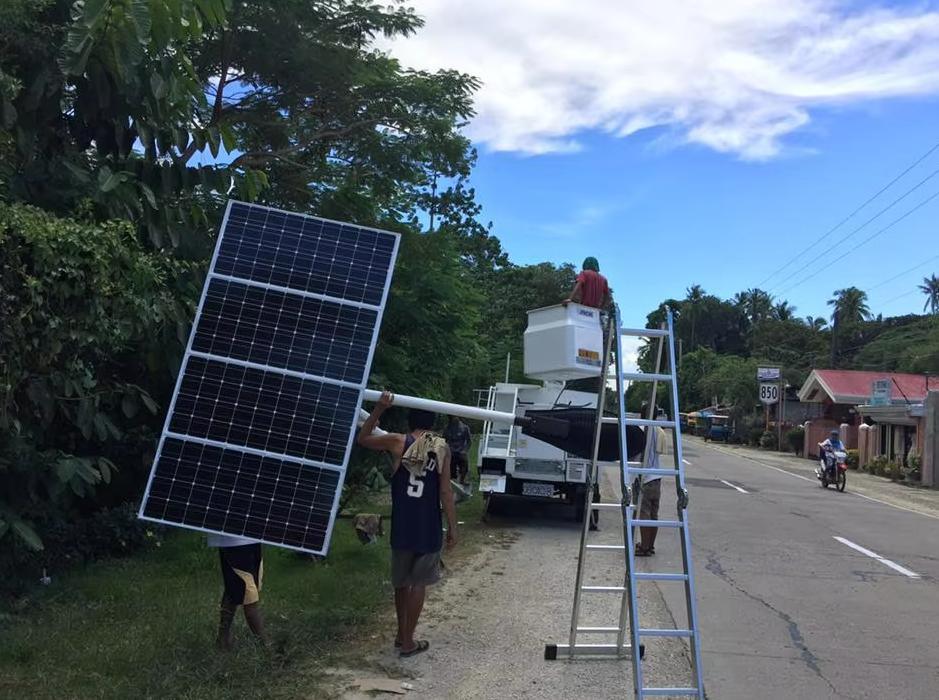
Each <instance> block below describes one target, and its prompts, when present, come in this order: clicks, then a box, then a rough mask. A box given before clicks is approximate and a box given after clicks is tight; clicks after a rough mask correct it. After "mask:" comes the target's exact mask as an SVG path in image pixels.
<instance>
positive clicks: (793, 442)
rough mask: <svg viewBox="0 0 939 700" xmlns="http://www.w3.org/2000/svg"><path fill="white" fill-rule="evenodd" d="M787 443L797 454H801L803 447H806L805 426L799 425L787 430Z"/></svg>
mask: <svg viewBox="0 0 939 700" xmlns="http://www.w3.org/2000/svg"><path fill="white" fill-rule="evenodd" d="M786 444H787V445H789V449H790V450H792V451H793V452H795V453H796V454H801V453H802V448H803V447H805V428H803V427H802V426H801V425H797V426H796V427H794V428H790V429H789V430H788V431H786Z"/></svg>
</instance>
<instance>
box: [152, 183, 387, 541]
mask: <svg viewBox="0 0 939 700" xmlns="http://www.w3.org/2000/svg"><path fill="white" fill-rule="evenodd" d="M397 247H398V236H397V235H396V234H392V233H388V232H385V231H378V230H375V229H369V228H363V227H360V226H354V225H351V224H343V223H338V222H334V221H327V220H324V219H318V218H314V217H309V216H303V215H298V214H290V213H288V212H283V211H279V210H275V209H269V208H267V207H260V206H255V205H247V204H241V203H238V202H232V203H230V204H229V207H228V211H227V213H226V216H225V221H224V223H223V225H222V230H221V232H220V233H219V240H218V243H217V246H216V252H215V256H214V258H213V262H212V265H211V266H210V269H209V275H208V279H207V280H206V284H205V287H204V289H203V296H202V301H201V302H200V305H199V311H198V312H197V314H196V319H195V322H194V324H193V330H192V333H191V336H190V340H189V347H188V350H187V353H186V357H185V358H184V361H183V367H182V370H181V372H180V377H179V380H178V382H177V385H176V390H175V391H174V394H173V401H172V405H171V408H170V411H169V413H168V415H167V419H166V424H165V426H164V431H163V436H162V438H161V440H160V445H159V448H158V451H157V456H156V459H155V460H154V465H153V469H152V471H151V474H150V480H149V482H148V485H147V491H146V493H145V495H144V500H143V503H142V505H141V511H140V515H141V517H143V518H147V519H151V520H156V521H159V522H163V523H170V524H174V525H179V526H182V527H187V528H192V529H197V530H204V531H207V532H217V533H223V534H229V535H236V536H242V537H249V538H251V539H256V540H258V541H262V542H266V543H270V544H275V545H279V546H284V547H290V548H295V549H301V550H304V551H309V552H314V553H320V554H322V553H325V552H326V551H327V549H328V547H329V536H330V533H331V530H332V526H333V522H334V521H335V515H336V508H337V505H338V497H339V493H340V491H341V488H342V481H343V477H344V474H345V468H346V465H347V462H348V453H349V448H350V445H351V441H352V436H353V431H354V428H355V423H356V418H357V414H358V410H359V406H360V404H361V396H362V390H363V388H364V386H365V384H366V382H367V381H368V372H369V366H370V363H371V358H372V353H373V351H374V347H375V343H376V342H377V337H378V329H379V325H380V323H381V316H382V312H383V309H384V304H385V300H386V299H387V293H388V284H389V282H390V278H391V270H392V268H393V266H394V261H395V257H396V255H397Z"/></svg>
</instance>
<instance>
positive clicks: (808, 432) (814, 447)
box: [802, 418, 858, 459]
mask: <svg viewBox="0 0 939 700" xmlns="http://www.w3.org/2000/svg"><path fill="white" fill-rule="evenodd" d="M803 427H804V428H805V445H804V448H803V450H802V454H803V455H804V456H805V457H806V458H808V459H818V443H820V442H824V441H825V440H826V439H827V438H828V434H829V433H830V432H831V431H832V429H835V430H837V431H838V432H840V433H841V441H842V442H843V443H844V446H845V447H846V448H847V449H849V450H856V449H857V447H858V429H857V426H854V425H847V424H839V423H837V422H835V421H833V420H826V419H824V418H818V419H816V420H810V421H806V422H805V424H804V425H803Z"/></svg>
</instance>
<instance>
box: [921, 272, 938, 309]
mask: <svg viewBox="0 0 939 700" xmlns="http://www.w3.org/2000/svg"><path fill="white" fill-rule="evenodd" d="M919 289H920V291H921V292H922V293H923V294H925V295H926V303H925V304H923V311H925V310H926V309H929V313H931V314H939V277H936V275H932V276H931V277H923V283H922V284H921V285H919Z"/></svg>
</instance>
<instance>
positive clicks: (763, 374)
mask: <svg viewBox="0 0 939 700" xmlns="http://www.w3.org/2000/svg"><path fill="white" fill-rule="evenodd" d="M756 379H757V381H758V382H778V381H779V367H757V370H756Z"/></svg>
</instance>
